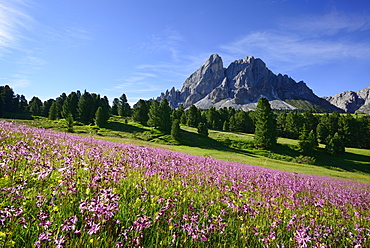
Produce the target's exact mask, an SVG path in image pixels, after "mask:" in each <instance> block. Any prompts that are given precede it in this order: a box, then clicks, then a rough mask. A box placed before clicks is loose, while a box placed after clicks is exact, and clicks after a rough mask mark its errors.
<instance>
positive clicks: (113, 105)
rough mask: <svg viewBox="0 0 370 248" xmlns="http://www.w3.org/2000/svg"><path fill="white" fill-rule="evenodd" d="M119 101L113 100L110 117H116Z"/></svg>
mask: <svg viewBox="0 0 370 248" xmlns="http://www.w3.org/2000/svg"><path fill="white" fill-rule="evenodd" d="M118 106H119V99H118V98H114V99H113V104H112V115H118Z"/></svg>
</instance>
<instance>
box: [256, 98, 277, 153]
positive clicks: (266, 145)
mask: <svg viewBox="0 0 370 248" xmlns="http://www.w3.org/2000/svg"><path fill="white" fill-rule="evenodd" d="M276 141H277V129H276V123H275V120H274V117H273V113H272V110H271V107H270V103H269V101H268V100H267V99H266V98H265V97H261V98H260V99H259V100H258V103H257V108H256V111H255V132H254V144H255V146H256V147H258V148H261V149H270V148H272V147H273V146H274V145H275V144H276Z"/></svg>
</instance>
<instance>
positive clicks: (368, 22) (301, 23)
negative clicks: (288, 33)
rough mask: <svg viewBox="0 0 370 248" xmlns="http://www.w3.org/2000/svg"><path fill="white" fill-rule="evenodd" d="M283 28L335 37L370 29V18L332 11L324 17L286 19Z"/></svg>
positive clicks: (308, 16) (307, 16)
mask: <svg viewBox="0 0 370 248" xmlns="http://www.w3.org/2000/svg"><path fill="white" fill-rule="evenodd" d="M281 28H283V29H287V30H293V31H296V32H299V33H300V34H309V35H314V36H318V35H335V34H337V33H339V32H345V33H351V32H355V31H365V30H369V29H370V16H369V15H364V14H354V13H345V12H341V11H338V10H332V11H330V12H328V13H326V14H324V15H306V16H300V17H299V19H298V18H289V17H288V18H286V19H285V20H283V22H282V23H281Z"/></svg>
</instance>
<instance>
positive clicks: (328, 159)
mask: <svg viewBox="0 0 370 248" xmlns="http://www.w3.org/2000/svg"><path fill="white" fill-rule="evenodd" d="M318 153H319V154H318V156H316V164H317V165H319V166H323V167H325V168H328V169H334V170H338V169H339V170H344V171H349V172H363V173H368V174H370V161H369V157H368V156H365V155H360V154H354V153H351V152H346V153H344V154H339V155H328V154H326V153H325V151H324V149H320V151H319V152H318Z"/></svg>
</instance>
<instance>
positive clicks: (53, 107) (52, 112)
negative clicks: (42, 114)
mask: <svg viewBox="0 0 370 248" xmlns="http://www.w3.org/2000/svg"><path fill="white" fill-rule="evenodd" d="M57 111H58V110H57V103H56V102H55V101H54V102H52V104H51V107H50V110H49V115H48V116H49V120H56V119H57V118H58V112H57Z"/></svg>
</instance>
